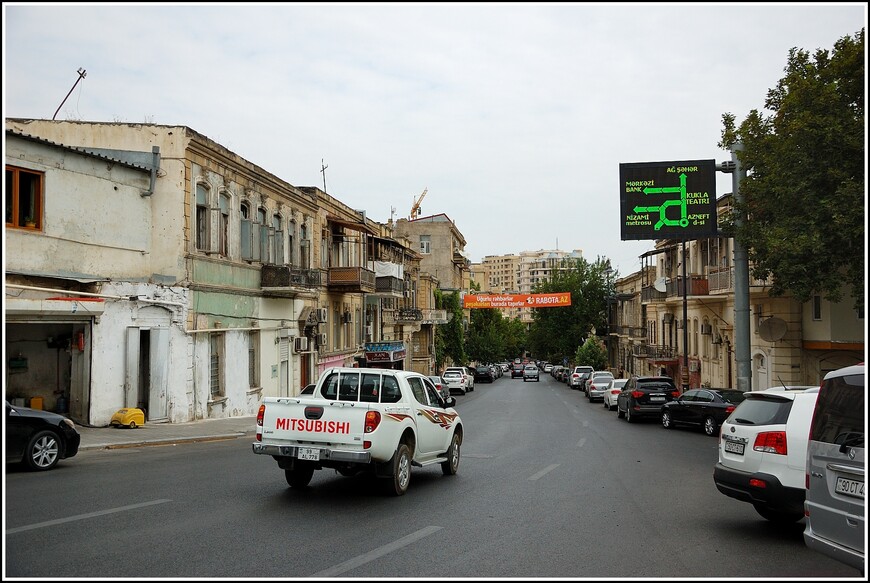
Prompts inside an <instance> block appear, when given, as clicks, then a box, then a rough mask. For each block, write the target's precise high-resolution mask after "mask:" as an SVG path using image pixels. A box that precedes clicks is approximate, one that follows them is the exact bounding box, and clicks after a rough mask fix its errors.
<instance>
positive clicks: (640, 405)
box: [616, 376, 680, 423]
mask: <svg viewBox="0 0 870 583" xmlns="http://www.w3.org/2000/svg"><path fill="white" fill-rule="evenodd" d="M679 396H680V391H679V389H677V385H676V384H674V379H672V378H671V377H666V376H658V377H631V378H630V379H628V382H627V383H625V386H624V387H622V391H621V392H620V393H619V395H617V396H616V416H617V417H619V418H620V419H623V418H624V419H625V420H626V421H628V422H629V423H633V422H634V421H637V420H638V419H639V418H641V417H655V418H659V417H661V414H662V405H664V404H665V403H668V402H670V401H673V400H674V399H676V398H677V397H679Z"/></svg>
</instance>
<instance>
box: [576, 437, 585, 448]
mask: <svg viewBox="0 0 870 583" xmlns="http://www.w3.org/2000/svg"><path fill="white" fill-rule="evenodd" d="M585 444H586V438H585V437H584V438H583V439H581V440H580V441H578V442H577V447H583V446H584V445H585Z"/></svg>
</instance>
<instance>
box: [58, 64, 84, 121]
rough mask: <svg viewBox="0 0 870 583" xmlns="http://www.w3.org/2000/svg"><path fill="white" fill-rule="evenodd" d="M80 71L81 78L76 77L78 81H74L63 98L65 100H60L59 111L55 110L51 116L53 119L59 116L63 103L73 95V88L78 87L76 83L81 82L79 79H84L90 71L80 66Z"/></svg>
mask: <svg viewBox="0 0 870 583" xmlns="http://www.w3.org/2000/svg"><path fill="white" fill-rule="evenodd" d="M78 73H79V78H78V79H76V82H75V83H73V86H72V88H70V90H69V93H67V94H66V97H64V98H63V101H61V102H60V105H58V106H57V111H55V112H54V115H53V116H51V121H54V118H56V117H57V112H58V111H60V108H61V107H63V104H64V103H66V100H67V99H69V96H70V95H72V92H73V89H75V88H76V85H78V84H79V81H81V80H82V79H84V78H85V77H87V75H88V72H87V71H85V70H84V69H82V68H81V67H79V70H78Z"/></svg>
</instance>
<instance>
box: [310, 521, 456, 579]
mask: <svg viewBox="0 0 870 583" xmlns="http://www.w3.org/2000/svg"><path fill="white" fill-rule="evenodd" d="M442 528H444V527H443V526H427V527H426V528H421V529H420V530H418V531H417V532H412V533H411V534H409V535H408V536H404V537H402V538H400V539H399V540H397V541H393V542H391V543H389V544H386V545H384V546H382V547H379V548H377V549H375V550H373V551H369V552H367V553H365V554H363V555H360V556H358V557H354V558H353V559H350V560H348V561H345V562H343V563H339V564H338V565H335V566H334V567H330V568H329V569H324V570H323V571H320V572H319V573H315V574H314V575H311V576H312V577H334V576H335V575H341V574H342V573H347V572H348V571H350V570H352V569H356V568H357V567H359V566H361V565H365V564H366V563H370V562H372V561H374V560H375V559H379V558H381V557H383V556H384V555H388V554H390V553H392V552H393V551H396V550H398V549H400V548H402V547H406V546H408V545H410V544H411V543H414V542H417V541H418V540H420V539H421V538H424V537H427V536H429V535H430V534H433V533H436V532H438V531H439V530H441V529H442Z"/></svg>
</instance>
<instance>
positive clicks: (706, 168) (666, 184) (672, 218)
mask: <svg viewBox="0 0 870 583" xmlns="http://www.w3.org/2000/svg"><path fill="white" fill-rule="evenodd" d="M619 211H620V217H619V221H620V225H621V227H620V235H621V238H622V240H623V241H625V240H627V239H704V238H707V237H715V236H717V230H718V229H717V226H716V161H715V160H690V161H685V162H637V163H627V164H620V165H619Z"/></svg>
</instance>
